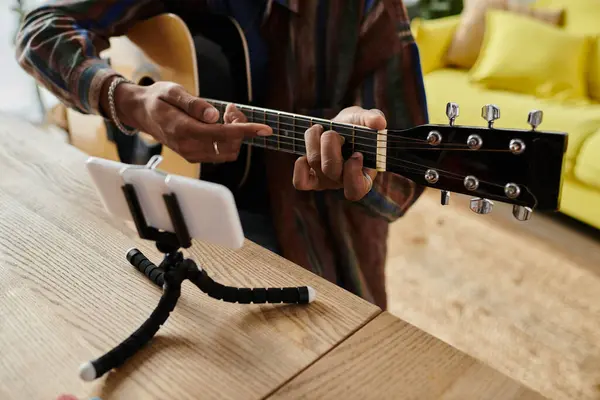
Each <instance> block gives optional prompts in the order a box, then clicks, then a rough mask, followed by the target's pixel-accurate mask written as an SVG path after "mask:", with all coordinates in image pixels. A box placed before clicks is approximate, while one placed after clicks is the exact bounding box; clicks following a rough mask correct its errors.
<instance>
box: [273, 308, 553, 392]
mask: <svg viewBox="0 0 600 400" xmlns="http://www.w3.org/2000/svg"><path fill="white" fill-rule="evenodd" d="M270 399H272V400H274V399H311V400H312V399H345V400H349V399H402V400H412V399H414V400H430V399H440V400H471V399H486V400H541V399H544V397H542V396H540V395H539V394H537V393H535V392H533V391H531V390H529V389H527V388H525V387H523V386H522V385H520V384H519V383H517V382H515V381H513V380H512V379H510V378H507V377H506V376H505V375H502V374H500V373H499V372H497V371H495V370H493V369H491V368H489V367H487V366H484V365H483V364H481V363H479V362H477V361H476V360H474V359H473V358H472V357H469V356H467V355H466V354H464V353H461V352H459V351H457V350H456V349H454V348H453V347H451V346H449V345H447V344H445V343H444V342H442V341H440V340H438V339H436V338H434V337H432V336H430V335H428V334H426V333H424V332H423V331H421V330H419V329H417V328H415V327H414V326H412V325H409V324H407V323H406V322H404V321H402V320H400V319H398V318H397V317H395V316H393V315H392V314H389V313H387V312H384V313H382V314H380V315H378V316H377V317H376V318H375V319H374V320H372V321H371V322H369V323H368V324H367V325H366V326H365V327H363V328H362V329H361V330H360V331H358V332H357V333H355V334H354V335H353V336H352V337H350V338H349V339H347V340H346V341H344V342H343V343H342V344H341V345H339V346H338V347H336V348H335V349H334V350H332V351H331V352H330V353H329V354H327V355H325V356H324V357H322V358H321V359H319V360H318V361H317V362H316V363H315V364H313V365H312V366H311V367H310V368H309V369H308V370H306V371H304V372H303V373H301V374H300V375H298V376H297V377H296V378H294V379H293V380H292V381H291V382H289V383H288V384H287V385H285V386H283V387H282V388H281V389H280V390H279V391H277V392H276V393H275V394H274V395H273V396H271V397H270Z"/></svg>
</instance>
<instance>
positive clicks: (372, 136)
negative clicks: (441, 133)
mask: <svg viewBox="0 0 600 400" xmlns="http://www.w3.org/2000/svg"><path fill="white" fill-rule="evenodd" d="M251 122H255V123H263V124H265V123H264V121H260V120H259V119H255V118H253V119H252V121H251ZM268 122H271V123H277V125H278V126H277V127H274V126H272V125H269V124H268V123H266V124H265V125H267V126H269V127H270V128H272V129H273V130H275V129H278V128H279V127H281V126H284V127H289V128H293V129H292V130H293V132H294V135H296V134H301V133H299V132H296V131H295V128H301V129H305V128H306V129H308V128H309V127H303V126H299V125H296V124H290V123H287V122H281V121H270V120H269V121H268ZM278 130H281V129H278ZM337 133H338V134H339V135H340V136H343V137H344V138H354V140H355V141H356V140H357V139H359V140H367V141H369V142H373V139H375V141H376V142H385V143H387V144H390V143H394V144H397V143H405V140H409V141H411V142H413V141H416V142H419V143H428V141H427V140H423V139H418V138H410V137H403V136H396V135H394V136H391V137H390V138H387V139H376V138H375V137H376V135H377V134H378V133H377V131H372V132H370V133H369V134H368V136H356V135H351V134H350V133H340V132H337ZM272 136H275V137H285V138H289V139H293V140H302V139H300V138H296V137H290V136H287V135H281V134H275V133H274V134H273V135H270V136H268V137H272ZM384 136H387V135H384ZM411 144H412V143H411ZM447 146H456V147H459V148H464V149H466V150H469V151H473V150H472V149H471V148H469V147H468V145H466V144H461V143H444V144H442V145H441V146H440V145H437V146H436V147H433V146H432V147H426V148H418V150H439V149H447V148H448V147H447ZM388 149H392V150H402V149H404V148H402V147H394V148H390V147H389V146H388ZM406 149H417V148H412V147H410V148H406ZM478 151H504V152H510V150H508V149H478Z"/></svg>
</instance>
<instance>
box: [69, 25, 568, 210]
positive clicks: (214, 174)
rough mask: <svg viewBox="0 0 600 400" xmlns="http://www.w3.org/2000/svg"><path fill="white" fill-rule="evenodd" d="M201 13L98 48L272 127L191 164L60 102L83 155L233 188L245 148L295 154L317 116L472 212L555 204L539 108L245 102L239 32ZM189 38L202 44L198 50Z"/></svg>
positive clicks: (146, 78) (369, 158)
mask: <svg viewBox="0 0 600 400" xmlns="http://www.w3.org/2000/svg"><path fill="white" fill-rule="evenodd" d="M204 18H206V20H204V21H202V23H201V24H198V25H199V26H202V31H201V32H194V35H192V32H191V31H190V29H189V28H188V26H187V25H186V24H185V23H184V21H183V20H182V19H181V18H179V17H177V16H175V15H172V14H162V15H159V16H156V17H153V18H150V19H148V20H145V21H143V22H140V23H138V24H137V25H135V26H134V27H133V28H132V29H131V30H130V31H129V32H128V33H127V34H126V35H124V36H122V37H118V38H112V39H111V47H110V49H109V50H107V51H106V52H104V53H103V54H101V56H102V57H105V58H106V59H107V60H108V61H109V63H110V65H111V66H112V67H113V68H114V69H115V70H116V71H118V72H120V73H121V74H122V75H123V76H125V77H126V78H128V79H130V80H132V81H134V82H136V83H138V84H141V85H149V84H152V83H153V82H157V81H172V82H176V83H179V84H180V85H182V86H183V87H184V88H185V89H186V90H187V91H188V92H189V93H191V94H193V95H195V96H200V95H201V97H202V98H204V99H205V100H207V101H208V102H209V103H211V104H212V105H214V106H215V107H216V108H217V109H219V110H220V111H221V115H222V114H223V111H224V110H225V107H226V105H227V104H228V103H229V102H233V103H235V104H236V105H237V107H238V108H239V109H240V110H241V111H242V112H244V113H245V114H246V115H247V117H248V119H249V120H250V121H251V122H260V123H264V124H267V125H269V126H270V127H272V128H273V132H274V134H273V135H272V136H270V137H257V138H251V139H250V138H249V139H246V140H244V144H243V147H242V151H241V152H240V156H239V158H238V160H236V161H233V162H229V163H223V164H218V165H202V168H201V166H200V164H191V163H189V162H187V161H186V160H185V159H183V158H182V157H181V156H179V155H178V154H177V153H175V152H174V151H172V150H171V149H169V148H168V147H166V146H162V145H161V144H160V143H157V142H155V141H153V139H152V138H151V136H149V135H147V134H145V133H139V134H137V135H136V136H133V137H130V136H126V135H124V134H122V133H121V132H119V130H118V129H116V128H115V127H114V126H113V125H112V124H111V123H109V122H107V121H105V120H104V119H102V118H101V117H98V116H91V115H83V114H80V113H78V112H77V111H74V110H68V111H67V123H68V131H69V135H70V140H71V143H72V144H73V145H74V146H76V147H78V148H80V149H81V150H83V151H85V152H87V153H88V154H90V155H93V156H96V157H103V158H107V159H112V160H116V161H122V162H128V163H132V162H134V163H136V162H137V163H145V162H146V161H147V160H148V159H149V158H150V157H151V156H152V155H155V154H161V155H162V156H163V162H162V164H161V169H164V170H165V171H167V172H169V173H172V174H177V175H182V176H188V177H194V178H201V179H207V180H212V181H217V182H219V183H222V184H224V185H225V186H227V187H229V188H230V189H231V190H233V191H235V190H236V188H239V187H240V186H242V185H243V184H244V182H245V178H246V176H247V172H248V169H249V166H250V164H251V162H252V151H253V150H255V151H256V149H266V150H271V151H281V152H288V153H292V154H296V155H304V154H305V152H306V148H305V145H304V132H305V131H306V129H307V128H308V127H310V126H311V125H312V124H317V123H318V124H321V125H323V126H324V127H325V128H326V129H332V130H335V131H336V132H337V133H339V134H340V135H342V136H343V137H344V138H345V141H344V145H343V148H342V153H343V154H344V156H345V157H348V156H349V155H350V154H352V153H353V152H355V151H360V152H362V153H363V155H364V164H365V166H366V167H369V168H374V169H377V170H378V171H387V172H391V173H394V174H399V175H402V176H405V177H407V178H409V179H412V180H413V181H415V182H416V183H419V184H422V185H425V186H428V187H431V188H436V189H439V190H441V203H442V204H444V205H446V204H448V202H449V197H450V192H455V193H462V194H469V195H473V196H474V198H473V200H472V201H471V209H472V210H473V211H474V212H476V213H479V214H487V213H489V212H490V211H491V209H492V205H493V201H494V200H495V201H500V202H505V203H509V204H512V205H513V206H514V207H513V214H514V216H515V218H517V219H519V220H527V219H529V218H530V216H531V213H532V211H533V210H534V209H538V210H541V211H557V210H558V209H559V207H560V193H561V185H562V169H563V162H564V153H565V151H566V147H567V134H566V133H562V132H544V131H540V130H538V126H539V125H540V123H541V121H542V115H543V114H542V112H541V111H538V110H534V111H531V112H530V113H529V116H528V121H529V124H530V125H531V130H522V129H499V128H496V127H494V125H493V124H494V121H495V120H496V119H498V118H499V116H500V115H499V110H498V108H497V107H495V106H494V105H486V106H484V107H483V108H482V117H483V118H484V119H486V120H487V121H488V126H486V127H473V126H460V125H457V124H456V121H455V120H456V118H457V117H458V115H459V108H458V105H456V104H454V103H448V105H447V109H446V114H447V116H448V118H449V123H448V124H447V125H440V124H426V125H421V126H415V127H412V128H410V129H403V130H393V129H386V130H383V131H375V130H372V129H368V128H365V127H360V126H354V125H349V124H341V123H336V122H332V121H329V120H324V119H320V118H313V117H310V116H304V115H297V114H291V113H287V112H280V111H278V110H271V109H265V108H260V107H255V106H252V84H251V76H250V66H249V61H248V60H249V55H248V48H247V45H246V41H245V38H244V34H243V32H242V30H241V29H240V27H239V25H238V24H237V23H236V21H235V20H233V19H230V18H218V17H215V16H210V17H209V18H207V17H204ZM225 43H227V44H226V45H225ZM198 46H201V47H202V46H205V48H204V47H203V48H202V51H198V50H199V49H198ZM211 46H212V47H211ZM205 50H206V51H205ZM211 52H212V53H214V56H211ZM200 57H202V59H199V58H200ZM290 184H291V183H290Z"/></svg>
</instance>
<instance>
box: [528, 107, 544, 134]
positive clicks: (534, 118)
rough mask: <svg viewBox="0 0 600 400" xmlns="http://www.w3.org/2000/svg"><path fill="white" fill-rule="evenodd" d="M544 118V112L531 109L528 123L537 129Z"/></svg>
mask: <svg viewBox="0 0 600 400" xmlns="http://www.w3.org/2000/svg"><path fill="white" fill-rule="evenodd" d="M543 119H544V112H543V111H541V110H531V111H530V112H529V115H528V116H527V123H528V124H529V125H531V129H533V130H534V131H535V129H536V128H537V127H538V126H540V124H541V123H542V120H543Z"/></svg>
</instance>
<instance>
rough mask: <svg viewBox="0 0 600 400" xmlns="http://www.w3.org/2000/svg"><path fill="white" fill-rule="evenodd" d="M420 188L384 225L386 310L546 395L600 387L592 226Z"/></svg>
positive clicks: (596, 242) (568, 395) (596, 237)
mask: <svg viewBox="0 0 600 400" xmlns="http://www.w3.org/2000/svg"><path fill="white" fill-rule="evenodd" d="M468 200H469V199H468V198H467V197H466V196H461V195H456V194H453V197H452V200H451V204H450V205H449V206H441V205H440V203H439V191H437V190H427V191H426V193H425V194H424V195H423V197H422V198H421V199H419V200H418V201H417V203H416V204H415V206H414V207H413V208H412V209H411V210H409V212H408V213H407V214H406V215H405V216H404V217H403V218H402V219H401V220H399V221H397V222H395V223H394V224H392V226H391V229H390V236H389V241H388V243H389V246H388V249H389V252H388V263H387V271H386V272H387V279H388V297H389V311H390V312H391V313H392V314H394V315H396V316H398V317H400V318H401V319H403V320H405V321H407V322H409V323H411V324H413V325H415V326H417V327H418V328H420V329H422V330H424V331H426V332H428V333H430V334H432V335H433V336H436V337H438V338H439V339H441V340H443V341H445V342H446V343H449V344H450V345H452V346H454V347H456V348H458V349H459V350H461V351H463V352H465V353H467V354H469V355H471V356H473V357H475V358H476V359H478V360H480V361H482V362H483V363H484V364H487V365H489V366H491V367H492V368H494V369H496V370H498V371H500V372H502V373H504V374H506V375H507V376H509V377H511V378H513V379H515V380H516V381H518V382H520V383H522V384H525V385H526V386H529V387H530V388H532V389H534V390H536V391H538V392H540V393H542V394H544V395H545V396H547V397H549V398H556V399H574V398H598V395H599V394H600V386H599V385H598V384H599V383H600V370H598V369H597V366H598V365H599V364H598V363H600V298H599V297H598V293H600V231H598V230H595V229H591V228H589V227H586V226H584V225H583V224H580V223H578V222H576V221H573V220H571V219H569V218H567V217H564V216H561V215H558V214H555V215H543V214H539V213H537V214H534V216H533V218H532V219H531V220H530V221H528V222H519V221H516V220H515V219H513V217H512V214H511V207H510V206H508V205H506V204H501V203H496V204H495V206H494V210H493V212H492V213H491V214H488V215H485V216H481V215H478V214H475V213H473V212H472V211H470V210H469V208H468Z"/></svg>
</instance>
